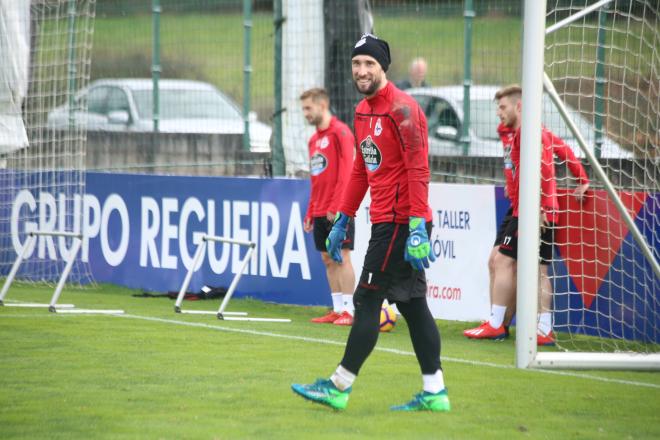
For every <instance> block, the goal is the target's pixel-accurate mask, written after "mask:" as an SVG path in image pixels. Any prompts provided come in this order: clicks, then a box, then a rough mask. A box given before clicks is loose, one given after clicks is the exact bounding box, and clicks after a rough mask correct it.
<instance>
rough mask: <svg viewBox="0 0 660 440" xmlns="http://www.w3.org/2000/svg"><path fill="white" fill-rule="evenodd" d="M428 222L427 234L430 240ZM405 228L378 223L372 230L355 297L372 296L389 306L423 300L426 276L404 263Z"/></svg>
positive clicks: (406, 234)
mask: <svg viewBox="0 0 660 440" xmlns="http://www.w3.org/2000/svg"><path fill="white" fill-rule="evenodd" d="M431 227H432V224H431V222H429V223H427V224H426V232H427V233H428V236H429V237H430V236H431ZM408 235H409V231H408V225H402V224H396V223H378V224H375V225H372V226H371V239H370V240H369V247H368V248H367V254H366V255H365V257H364V266H363V267H362V274H361V275H360V281H359V282H358V286H357V289H356V290H355V293H356V294H358V293H359V294H363V295H375V296H376V297H377V298H382V299H385V298H387V300H388V301H389V302H409V301H410V299H411V298H419V297H425V296H426V275H425V274H424V271H423V270H419V271H417V270H414V269H413V268H412V266H411V265H410V263H408V262H407V261H406V260H404V259H403V255H404V249H405V246H406V240H407V239H408Z"/></svg>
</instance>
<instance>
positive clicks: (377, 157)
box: [360, 136, 383, 172]
mask: <svg viewBox="0 0 660 440" xmlns="http://www.w3.org/2000/svg"><path fill="white" fill-rule="evenodd" d="M360 151H361V152H362V158H363V159H364V165H365V166H366V167H367V170H369V171H371V172H374V171H376V170H377V169H378V168H379V167H380V163H381V161H382V160H383V157H382V155H381V154H380V150H379V149H378V145H376V144H375V143H374V141H373V139H371V136H367V138H366V139H364V140H363V141H362V142H360Z"/></svg>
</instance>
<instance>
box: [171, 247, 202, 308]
mask: <svg viewBox="0 0 660 440" xmlns="http://www.w3.org/2000/svg"><path fill="white" fill-rule="evenodd" d="M206 243H207V237H206V236H204V237H202V240H201V241H200V242H199V244H198V245H197V250H196V251H195V256H194V258H193V263H192V266H190V269H188V272H187V273H186V277H185V278H184V279H183V284H182V285H181V289H180V290H179V294H178V295H177V297H176V302H175V303H174V311H175V312H176V313H181V302H182V301H183V297H184V295H185V294H186V290H188V285H190V280H191V279H192V276H193V272H195V269H197V265H198V264H199V259H200V258H202V251H204V246H206Z"/></svg>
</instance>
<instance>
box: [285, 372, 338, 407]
mask: <svg viewBox="0 0 660 440" xmlns="http://www.w3.org/2000/svg"><path fill="white" fill-rule="evenodd" d="M291 389H292V390H293V391H294V392H295V393H296V394H299V395H301V396H302V397H304V398H305V399H307V400H311V401H312V402H316V403H320V404H322V405H327V406H329V407H331V408H334V409H345V408H346V405H348V395H349V394H350V393H351V387H349V388H347V389H345V390H344V391H341V390H339V388H337V387H336V386H335V384H334V383H332V381H331V380H330V379H318V380H317V381H316V382H314V383H311V384H308V385H303V384H298V383H294V384H293V385H291Z"/></svg>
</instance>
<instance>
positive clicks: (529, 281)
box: [516, 0, 546, 368]
mask: <svg viewBox="0 0 660 440" xmlns="http://www.w3.org/2000/svg"><path fill="white" fill-rule="evenodd" d="M524 5H525V14H524V22H523V56H522V64H523V72H522V89H523V94H522V111H523V115H524V116H523V118H522V133H521V141H520V169H519V172H520V189H519V196H520V199H519V200H520V205H519V218H518V237H519V240H518V285H517V289H518V295H517V309H518V314H517V316H516V367H518V368H528V367H529V366H530V364H531V362H532V361H533V360H534V357H536V312H537V307H538V298H537V295H538V294H537V292H538V276H539V210H540V205H541V203H540V202H541V198H540V191H539V188H540V185H541V103H542V99H543V51H544V44H545V6H546V0H525V3H524Z"/></svg>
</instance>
